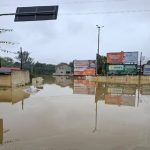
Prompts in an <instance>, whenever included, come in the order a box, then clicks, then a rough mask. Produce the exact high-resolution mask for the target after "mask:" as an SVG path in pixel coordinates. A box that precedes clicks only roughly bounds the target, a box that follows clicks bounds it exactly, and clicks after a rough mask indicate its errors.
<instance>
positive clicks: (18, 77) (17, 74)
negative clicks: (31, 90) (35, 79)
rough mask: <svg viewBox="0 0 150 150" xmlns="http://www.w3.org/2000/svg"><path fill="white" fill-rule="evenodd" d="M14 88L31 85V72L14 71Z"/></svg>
mask: <svg viewBox="0 0 150 150" xmlns="http://www.w3.org/2000/svg"><path fill="white" fill-rule="evenodd" d="M11 79H12V87H15V86H22V85H26V84H28V83H30V74H29V71H12V73H11Z"/></svg>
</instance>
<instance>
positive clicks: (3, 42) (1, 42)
mask: <svg viewBox="0 0 150 150" xmlns="http://www.w3.org/2000/svg"><path fill="white" fill-rule="evenodd" d="M0 44H11V45H15V44H19V43H14V42H9V41H0Z"/></svg>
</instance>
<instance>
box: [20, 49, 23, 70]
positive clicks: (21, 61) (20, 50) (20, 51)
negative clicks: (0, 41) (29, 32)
mask: <svg viewBox="0 0 150 150" xmlns="http://www.w3.org/2000/svg"><path fill="white" fill-rule="evenodd" d="M20 56H21V64H20V69H21V70H22V68H23V67H22V66H23V62H22V47H20Z"/></svg>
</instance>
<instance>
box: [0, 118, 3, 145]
mask: <svg viewBox="0 0 150 150" xmlns="http://www.w3.org/2000/svg"><path fill="white" fill-rule="evenodd" d="M0 144H3V119H0Z"/></svg>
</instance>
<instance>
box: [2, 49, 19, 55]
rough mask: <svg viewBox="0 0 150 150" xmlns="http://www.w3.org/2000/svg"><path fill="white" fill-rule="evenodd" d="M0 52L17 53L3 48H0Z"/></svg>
mask: <svg viewBox="0 0 150 150" xmlns="http://www.w3.org/2000/svg"><path fill="white" fill-rule="evenodd" d="M0 51H1V52H4V53H11V54H15V55H16V54H18V53H17V52H12V51H8V50H5V49H0Z"/></svg>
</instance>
